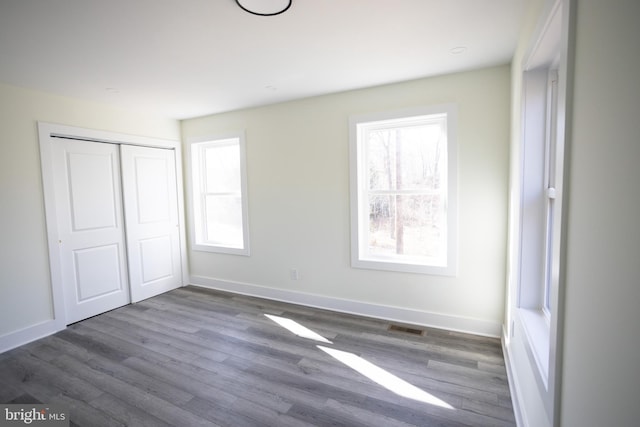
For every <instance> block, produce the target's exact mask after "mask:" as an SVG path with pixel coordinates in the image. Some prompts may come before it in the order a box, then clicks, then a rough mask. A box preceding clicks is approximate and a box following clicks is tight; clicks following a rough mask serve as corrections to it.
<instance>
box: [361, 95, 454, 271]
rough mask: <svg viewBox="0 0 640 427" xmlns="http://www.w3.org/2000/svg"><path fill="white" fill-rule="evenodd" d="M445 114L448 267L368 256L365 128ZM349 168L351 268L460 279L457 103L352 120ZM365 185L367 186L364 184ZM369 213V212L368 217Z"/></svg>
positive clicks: (369, 115)
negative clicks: (376, 124)
mask: <svg viewBox="0 0 640 427" xmlns="http://www.w3.org/2000/svg"><path fill="white" fill-rule="evenodd" d="M435 115H445V117H446V131H447V144H446V151H447V174H446V176H447V185H446V194H445V197H446V201H445V206H446V228H447V237H446V245H447V248H446V261H445V265H434V264H426V263H416V262H415V257H414V258H413V261H412V259H411V258H410V257H409V256H408V257H405V259H401V258H399V257H390V258H389V259H384V257H383V256H378V257H371V256H367V253H366V252H367V251H366V247H367V246H368V245H367V244H366V243H365V242H366V240H367V236H368V233H367V232H366V231H364V230H366V228H367V227H368V226H369V222H368V221H367V220H365V219H363V218H365V216H366V217H368V213H367V212H368V211H369V208H368V199H367V198H366V197H365V196H364V195H363V193H365V192H368V186H367V185H366V182H367V180H366V176H367V173H366V166H365V164H366V156H365V155H364V148H363V142H362V141H360V140H359V133H360V131H359V128H360V127H361V125H366V124H370V125H372V124H374V123H377V122H385V121H393V120H407V121H408V120H411V119H417V118H420V117H423V116H424V117H427V118H428V117H429V116H435ZM349 151H350V156H349V166H350V190H351V191H350V199H351V200H350V203H351V266H352V267H353V268H363V269H374V270H386V271H397V272H405V273H419V274H429V275H442V276H456V275H457V265H458V260H457V256H458V209H457V193H458V190H457V187H458V183H457V163H458V159H457V108H456V105H455V104H442V105H433V106H428V107H418V108H411V109H403V110H395V111H384V112H377V113H369V114H359V115H352V116H350V117H349ZM362 183H365V184H364V185H362ZM365 213H367V214H366V215H365Z"/></svg>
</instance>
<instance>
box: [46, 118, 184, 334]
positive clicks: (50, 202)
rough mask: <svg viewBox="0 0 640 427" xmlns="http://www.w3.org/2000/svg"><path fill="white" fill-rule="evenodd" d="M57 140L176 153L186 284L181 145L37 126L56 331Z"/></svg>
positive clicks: (59, 303) (59, 313)
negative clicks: (81, 141) (169, 150)
mask: <svg viewBox="0 0 640 427" xmlns="http://www.w3.org/2000/svg"><path fill="white" fill-rule="evenodd" d="M56 138H72V139H78V140H84V141H91V142H99V143H109V144H118V145H121V144H125V145H137V146H143V147H152V148H165V149H172V150H174V153H175V168H176V187H177V196H178V221H179V234H180V266H181V268H182V272H181V273H182V274H181V277H182V286H186V285H187V284H188V283H189V272H188V263H187V245H186V231H185V230H186V227H185V215H184V203H183V201H184V186H183V180H182V149H181V148H182V147H181V144H180V141H173V140H167V139H159V138H150V137H144V136H136V135H128V134H122V133H116V132H108V131H101V130H94V129H86V128H79V127H75V126H66V125H59V124H54V123H46V122H38V139H39V142H40V163H41V168H42V184H43V190H44V208H45V220H46V224H47V242H48V250H49V270H50V274H51V299H52V302H53V318H54V319H53V321H54V325H55V329H56V330H57V331H60V330H63V329H65V328H66V327H67V316H66V312H65V303H64V286H63V280H62V269H61V267H60V247H59V243H58V242H59V240H60V239H59V237H58V218H57V214H56V195H55V187H54V180H53V176H54V175H53V173H54V171H53V147H52V145H53V144H54V143H55V141H56Z"/></svg>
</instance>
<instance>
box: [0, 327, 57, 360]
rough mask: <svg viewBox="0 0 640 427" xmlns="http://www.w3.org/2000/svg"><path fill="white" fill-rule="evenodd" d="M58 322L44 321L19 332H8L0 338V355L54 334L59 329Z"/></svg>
mask: <svg viewBox="0 0 640 427" xmlns="http://www.w3.org/2000/svg"><path fill="white" fill-rule="evenodd" d="M58 323H59V322H56V321H55V320H45V321H44V322H42V323H38V324H35V325H33V326H29V327H27V328H24V329H20V330H19V331H15V332H10V333H8V334H6V335H3V336H1V337H0V353H4V352H5V351H9V350H11V349H14V348H16V347H20V346H21V345H24V344H28V343H30V342H32V341H35V340H38V339H40V338H44V337H46V336H48V335H51V334H55V333H56V332H58V331H60V330H62V329H64V327H62V329H60V326H59V325H58Z"/></svg>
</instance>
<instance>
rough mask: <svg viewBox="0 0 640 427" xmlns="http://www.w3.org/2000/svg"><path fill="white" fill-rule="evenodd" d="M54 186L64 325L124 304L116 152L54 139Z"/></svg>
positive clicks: (126, 296) (113, 147)
mask: <svg viewBox="0 0 640 427" xmlns="http://www.w3.org/2000/svg"><path fill="white" fill-rule="evenodd" d="M53 157H54V159H53V161H54V181H55V182H54V185H55V195H56V210H57V218H58V237H59V245H60V260H61V270H62V280H63V283H64V287H65V292H64V295H65V310H66V318H67V319H66V320H67V324H70V323H74V322H77V321H79V320H82V319H86V318H87V317H91V316H94V315H96V314H99V313H103V312H105V311H108V310H112V309H114V308H116V307H120V306H123V305H125V304H128V303H129V302H130V296H129V287H128V282H127V260H126V255H125V237H124V233H125V231H124V221H123V216H122V195H121V192H120V191H121V190H120V189H121V183H120V165H119V153H118V146H117V145H112V144H98V143H94V142H87V141H78V140H69V139H67V140H65V139H60V140H58V141H56V142H55V143H54V144H53Z"/></svg>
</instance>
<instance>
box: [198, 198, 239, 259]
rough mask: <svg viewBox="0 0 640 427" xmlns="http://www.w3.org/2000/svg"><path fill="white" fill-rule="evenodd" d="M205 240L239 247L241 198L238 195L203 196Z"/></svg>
mask: <svg viewBox="0 0 640 427" xmlns="http://www.w3.org/2000/svg"><path fill="white" fill-rule="evenodd" d="M205 203H206V206H205V209H206V216H207V218H206V227H207V231H206V236H207V241H209V242H213V243H218V244H222V245H228V246H231V247H237V248H241V247H242V246H243V236H242V199H241V198H240V197H239V196H213V195H207V196H205Z"/></svg>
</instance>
